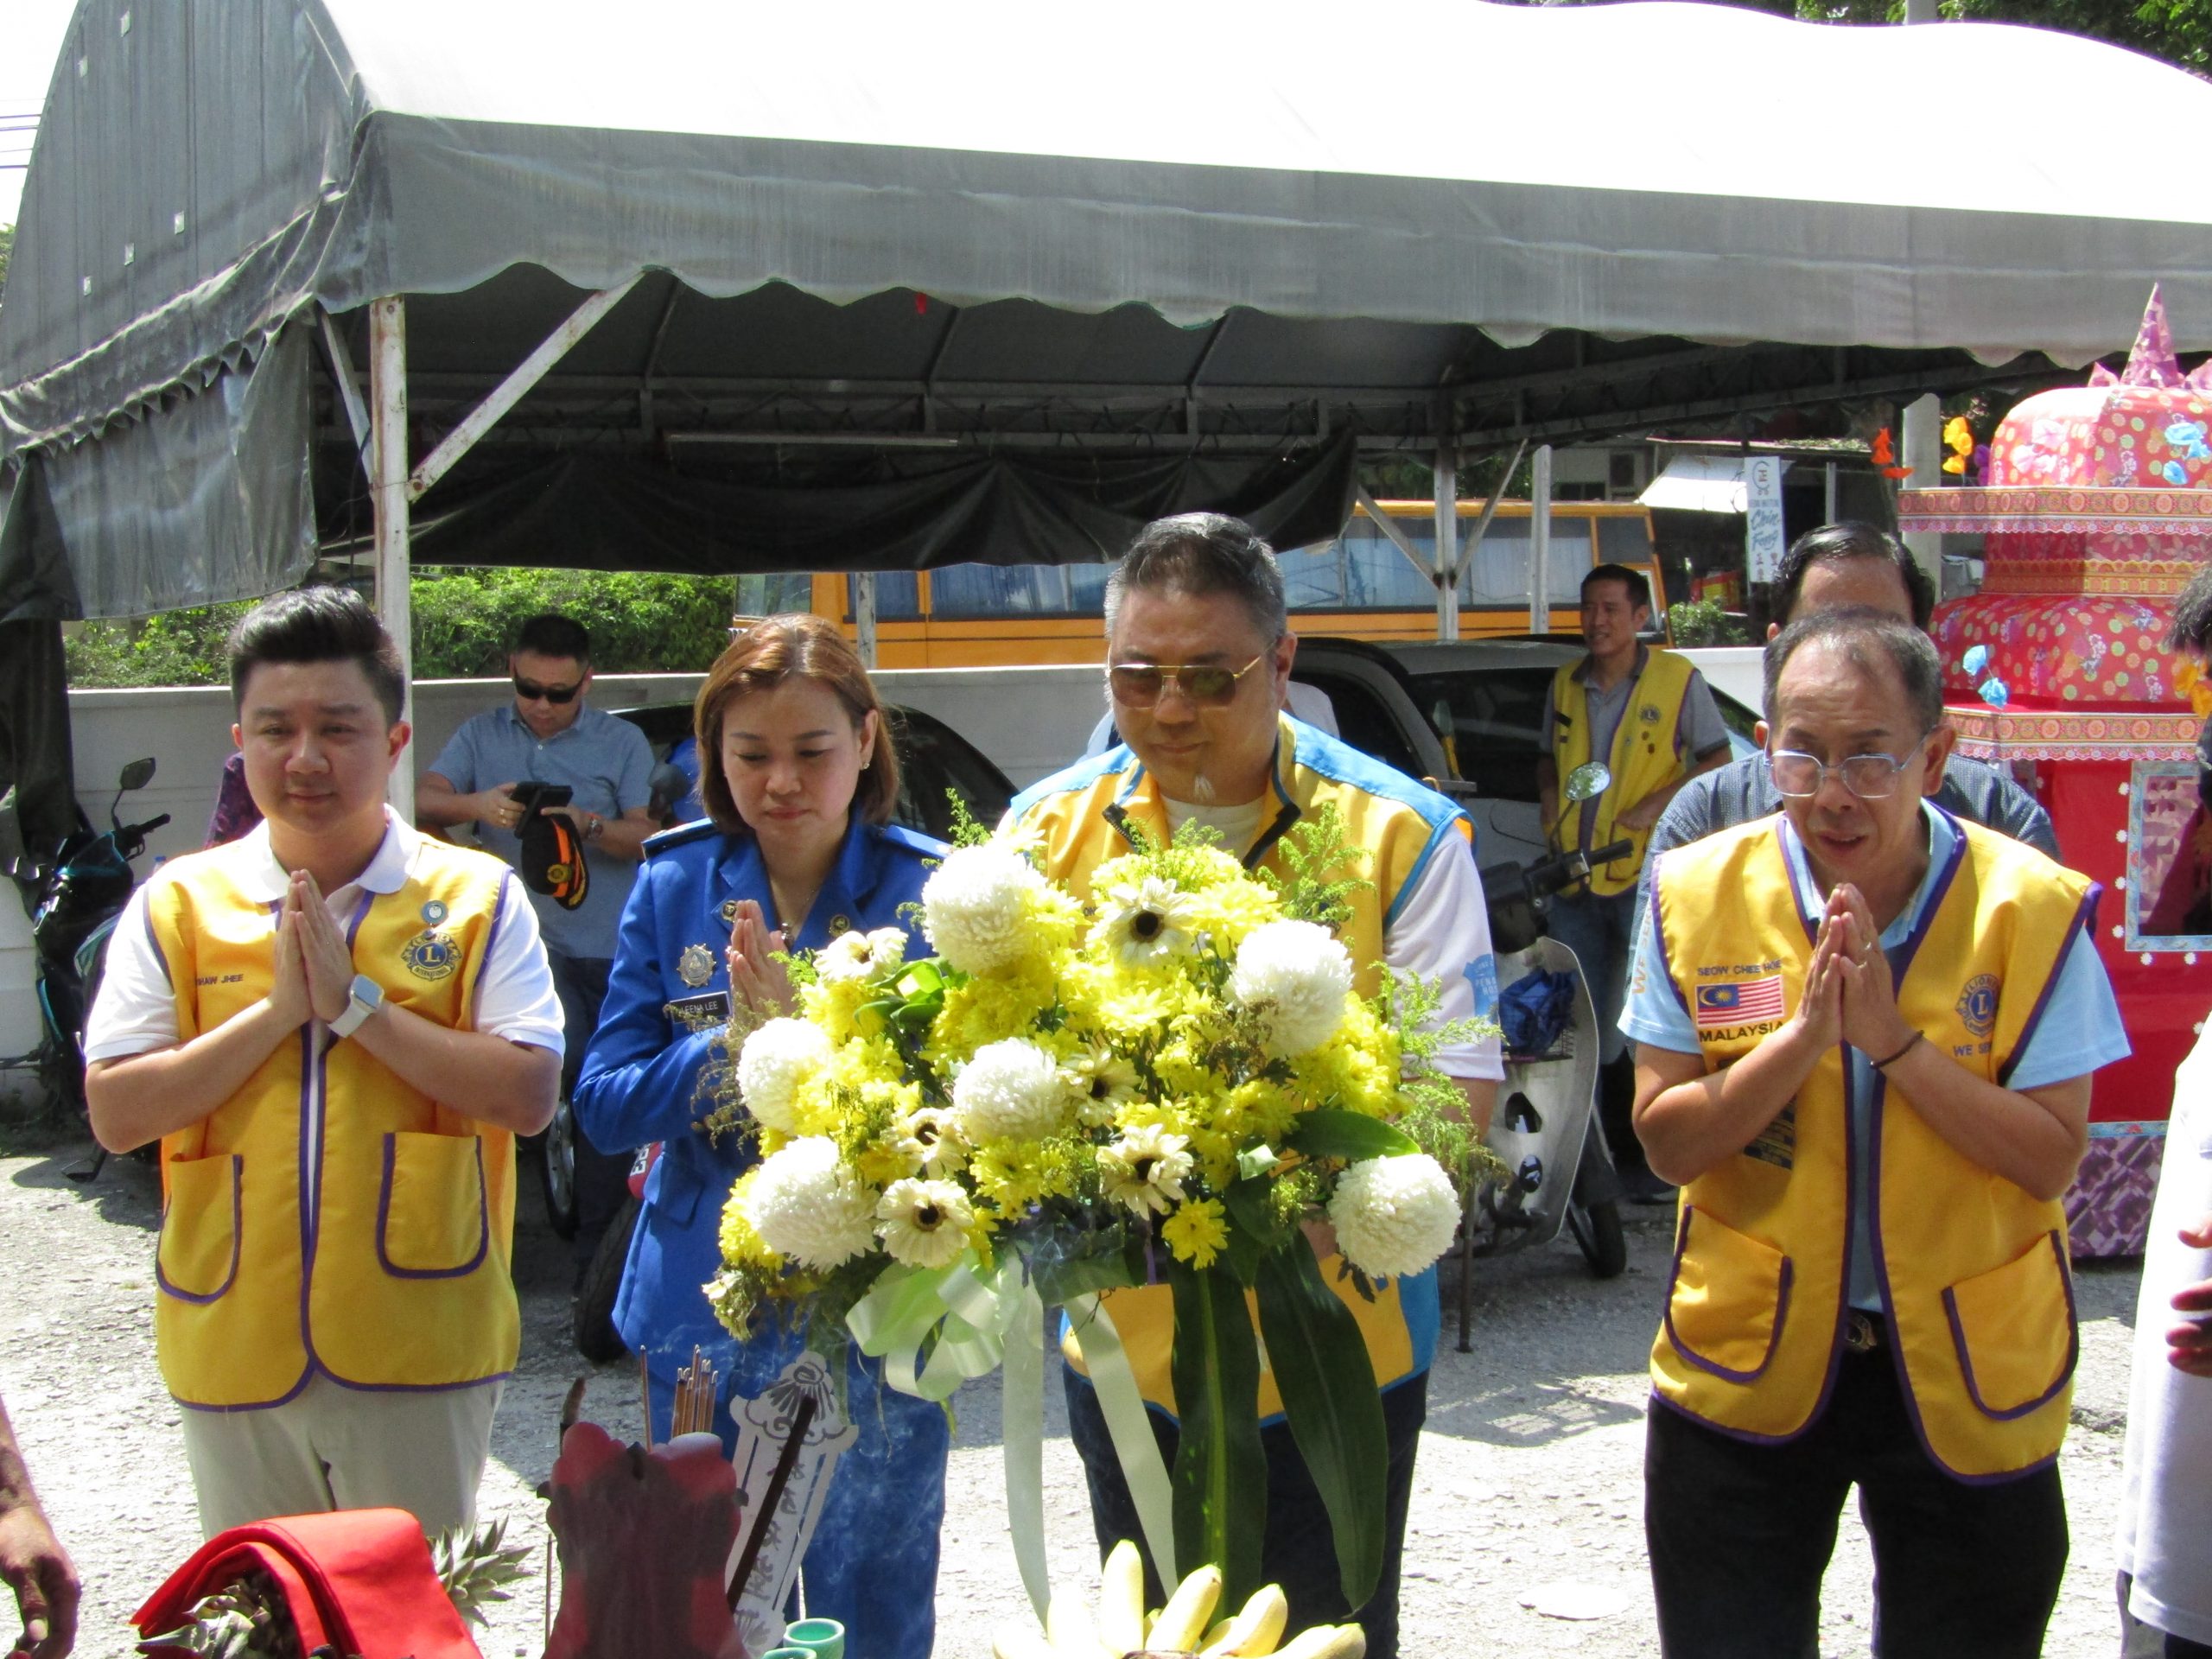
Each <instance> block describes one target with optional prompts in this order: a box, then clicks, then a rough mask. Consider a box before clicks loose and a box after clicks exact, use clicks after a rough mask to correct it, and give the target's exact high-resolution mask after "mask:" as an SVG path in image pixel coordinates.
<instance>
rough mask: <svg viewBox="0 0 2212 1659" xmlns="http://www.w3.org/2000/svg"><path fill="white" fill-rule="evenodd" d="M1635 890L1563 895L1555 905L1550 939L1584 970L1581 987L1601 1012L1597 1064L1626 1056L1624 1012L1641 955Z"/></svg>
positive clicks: (1626, 1041)
mask: <svg viewBox="0 0 2212 1659" xmlns="http://www.w3.org/2000/svg"><path fill="white" fill-rule="evenodd" d="M1636 919H1637V914H1636V889H1635V888H1633V887H1630V889H1629V890H1628V891H1627V892H1626V893H1606V894H1599V893H1560V895H1559V897H1558V898H1556V899H1553V900H1552V912H1551V933H1552V938H1555V939H1557V940H1558V941H1559V942H1560V944H1563V945H1565V946H1566V947H1567V949H1568V950H1572V951H1573V952H1574V959H1575V961H1577V962H1579V963H1581V964H1582V982H1583V983H1584V984H1586V985H1587V986H1588V987H1589V988H1590V1001H1591V1003H1592V1006H1593V1007H1596V1009H1597V1011H1598V1058H1599V1063H1600V1064H1604V1063H1606V1062H1610V1061H1612V1060H1617V1059H1618V1058H1620V1057H1621V1055H1622V1054H1623V1053H1624V1052H1626V1051H1627V1047H1628V1039H1626V1038H1624V1037H1623V1036H1622V1035H1621V1008H1622V1007H1623V1006H1624V1004H1625V1003H1626V1001H1628V969H1629V963H1630V959H1631V958H1632V957H1633V956H1634V955H1635V951H1636Z"/></svg>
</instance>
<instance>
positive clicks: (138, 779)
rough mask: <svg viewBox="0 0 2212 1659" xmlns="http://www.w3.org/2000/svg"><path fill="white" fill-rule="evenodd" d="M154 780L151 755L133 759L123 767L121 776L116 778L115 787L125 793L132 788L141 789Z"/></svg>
mask: <svg viewBox="0 0 2212 1659" xmlns="http://www.w3.org/2000/svg"><path fill="white" fill-rule="evenodd" d="M153 781H154V761H153V757H152V756H150V755H149V756H148V757H147V758H146V759H145V760H133V761H132V762H131V763H130V765H129V766H125V767H124V769H123V776H122V777H121V778H119V779H117V780H116V787H117V788H118V789H120V790H122V791H124V792H125V793H126V794H127V793H129V792H130V791H131V790H134V789H143V788H145V787H146V785H149V784H150V783H152V782H153Z"/></svg>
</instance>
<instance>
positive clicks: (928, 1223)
mask: <svg viewBox="0 0 2212 1659" xmlns="http://www.w3.org/2000/svg"><path fill="white" fill-rule="evenodd" d="M875 1217H876V1228H875V1232H876V1236H877V1237H879V1238H880V1239H881V1240H882V1241H883V1248H884V1249H887V1250H888V1251H890V1252H891V1258H892V1260H893V1261H894V1262H905V1263H906V1265H907V1266H908V1267H910V1268H944V1267H950V1266H951V1265H952V1263H953V1262H957V1261H958V1260H959V1259H960V1252H961V1251H963V1250H964V1249H967V1248H968V1229H969V1227H970V1226H972V1225H973V1224H974V1223H975V1220H976V1211H975V1210H974V1209H973V1208H972V1207H970V1205H969V1203H968V1195H967V1194H966V1193H965V1192H962V1191H961V1190H960V1188H959V1186H958V1185H957V1184H956V1183H954V1182H951V1181H916V1180H904V1181H893V1182H892V1183H891V1185H889V1186H888V1187H887V1188H885V1189H884V1193H883V1200H882V1202H881V1203H880V1204H878V1205H876V1206H875Z"/></svg>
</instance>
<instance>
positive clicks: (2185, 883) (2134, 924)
mask: <svg viewBox="0 0 2212 1659" xmlns="http://www.w3.org/2000/svg"><path fill="white" fill-rule="evenodd" d="M2196 779H2197V771H2196V762H2194V761H2192V760H2138V761H2137V762H2136V763H2135V766H2134V770H2133V779H2132V780H2131V785H2132V786H2131V787H2130V789H2129V791H2128V803H2127V922H2126V944H2127V948H2128V949H2129V950H2183V951H2187V950H2208V951H2212V812H2208V811H2207V810H2205V807H2204V804H2203V803H2202V801H2201V800H2200V799H2199V798H2198V797H2197V789H2196Z"/></svg>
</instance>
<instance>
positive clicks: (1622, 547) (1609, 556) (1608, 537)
mask: <svg viewBox="0 0 2212 1659" xmlns="http://www.w3.org/2000/svg"><path fill="white" fill-rule="evenodd" d="M1598 563H1600V564H1649V563H1651V524H1650V522H1649V520H1648V519H1646V518H1643V517H1642V516H1641V515H1638V516H1637V517H1636V518H1600V519H1599V521H1598Z"/></svg>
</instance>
